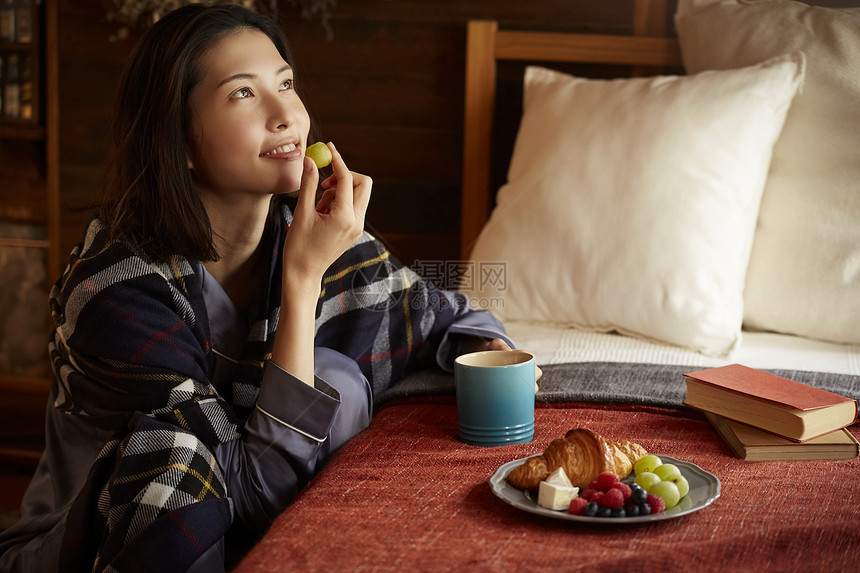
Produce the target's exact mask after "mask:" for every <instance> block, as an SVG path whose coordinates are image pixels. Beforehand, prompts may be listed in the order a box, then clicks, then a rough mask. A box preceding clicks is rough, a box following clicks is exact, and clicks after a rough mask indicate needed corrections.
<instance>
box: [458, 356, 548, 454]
mask: <svg viewBox="0 0 860 573" xmlns="http://www.w3.org/2000/svg"><path fill="white" fill-rule="evenodd" d="M454 386H455V390H456V393H457V418H458V422H459V426H460V439H461V440H462V441H463V442H466V443H467V444H472V445H475V446H505V445H508V444H525V443H527V442H531V441H532V439H533V438H534V433H535V357H534V355H533V354H532V353H530V352H526V351H524V350H487V351H483V352H472V353H471V354H464V355H462V356H460V357H458V358H457V359H456V360H455V361H454Z"/></svg>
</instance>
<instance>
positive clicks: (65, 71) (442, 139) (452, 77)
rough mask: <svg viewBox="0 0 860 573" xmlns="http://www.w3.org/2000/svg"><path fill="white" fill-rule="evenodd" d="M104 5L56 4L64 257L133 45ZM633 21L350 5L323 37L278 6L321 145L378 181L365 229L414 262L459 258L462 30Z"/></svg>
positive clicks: (520, 10) (418, 5) (585, 11)
mask: <svg viewBox="0 0 860 573" xmlns="http://www.w3.org/2000/svg"><path fill="white" fill-rule="evenodd" d="M106 5H107V4H106V3H105V2H104V1H103V0H60V2H59V11H60V29H59V34H60V38H59V45H60V122H61V125H60V133H61V139H60V161H61V171H60V177H61V197H62V198H61V205H62V209H63V231H62V242H63V247H62V252H63V253H67V252H69V251H70V250H71V248H72V247H73V246H74V244H75V243H76V242H77V241H78V240H79V239H80V232H81V228H82V226H83V224H84V222H85V220H86V217H87V214H88V212H89V206H90V205H92V204H93V202H94V201H95V200H96V199H97V197H98V190H99V183H100V172H101V162H102V159H103V157H104V155H105V153H106V151H107V149H106V142H105V136H106V132H107V126H108V123H109V120H110V111H111V105H112V101H113V97H114V93H115V89H116V82H117V80H118V78H119V74H120V71H121V69H122V65H123V62H124V60H125V58H126V57H127V55H128V54H129V52H130V50H131V48H132V46H133V44H134V41H135V39H136V37H137V32H134V31H133V32H132V34H131V36H130V37H129V38H128V39H126V40H122V41H115V42H111V41H110V40H109V38H110V37H111V36H112V35H114V34H115V33H116V30H117V27H116V26H115V25H113V24H111V23H110V22H107V21H106V20H105V17H104V9H105V6H106ZM632 15H633V0H613V1H612V2H591V1H590V0H537V1H534V2H521V1H519V0H444V1H442V0H411V1H410V2H391V1H389V0H342V1H340V2H338V4H337V6H335V7H334V8H333V10H332V13H331V18H330V21H329V23H330V29H329V31H330V34H329V31H327V30H326V29H325V28H323V25H322V23H321V21H320V19H319V18H318V17H317V18H313V19H311V20H306V19H303V18H302V17H301V16H300V15H299V13H298V11H297V10H296V9H295V8H292V7H291V6H290V4H289V2H287V1H286V0H283V1H282V2H281V8H280V17H281V21H282V23H283V25H284V28H285V29H286V31H287V34H288V37H289V39H290V42H291V44H292V47H293V51H294V54H295V56H296V60H297V70H298V77H299V81H300V82H301V89H302V90H303V97H304V98H305V102H306V104H307V105H308V107H309V109H310V111H311V112H312V115H313V117H314V118H315V122H316V124H317V125H318V126H319V129H320V132H321V135H322V137H323V138H324V139H330V140H332V141H334V142H335V143H336V144H337V146H338V148H339V149H340V151H341V152H342V153H343V154H344V156H345V157H346V159H347V161H348V163H349V165H350V167H351V168H353V169H354V170H357V171H361V172H363V173H367V174H368V175H370V176H371V177H373V179H374V194H373V199H372V201H371V207H370V212H369V215H368V227H369V229H370V230H371V231H373V232H374V233H376V234H377V235H378V236H380V237H381V238H382V239H383V240H384V241H385V242H386V243H387V244H388V245H389V248H391V250H392V251H393V253H394V254H395V255H396V256H398V257H399V258H400V259H401V260H403V261H404V262H405V263H407V264H411V263H412V262H413V261H415V260H437V259H449V260H456V259H457V258H459V246H458V241H459V217H460V185H461V183H460V178H461V167H462V137H463V136H462V126H463V90H464V73H465V57H464V47H465V40H466V22H467V21H468V20H469V19H472V18H484V19H496V20H499V22H500V26H502V27H516V26H524V27H529V28H536V29H545V30H548V31H556V30H577V31H594V32H601V33H620V34H624V33H631V31H632V26H633V21H632V20H633V16H632ZM511 107H512V110H511V111H510V112H509V113H514V114H517V113H518V111H516V104H514V105H513V106H511ZM510 137H511V136H510V135H508V138H510ZM503 163H504V162H503V161H502V162H501V163H500V164H502V165H503ZM500 169H501V168H500Z"/></svg>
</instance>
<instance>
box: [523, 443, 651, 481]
mask: <svg viewBox="0 0 860 573" xmlns="http://www.w3.org/2000/svg"><path fill="white" fill-rule="evenodd" d="M647 454H648V452H646V451H645V448H643V447H642V446H640V445H639V444H636V443H634V442H628V441H627V440H617V441H613V440H607V439H606V438H604V437H603V436H600V435H598V434H595V433H594V432H592V431H591V430H589V429H586V428H576V429H573V430H570V431H569V432H568V433H567V434H566V435H565V436H564V438H557V439H555V440H553V441H552V442H550V444H549V446H547V448H546V450H545V451H544V453H543V454H541V455H538V456H534V457H531V458H529V459H528V460H526V462H525V463H524V464H522V465H521V466H518V467H516V468H514V469H513V470H512V471H511V473H510V474H508V483H510V484H511V485H512V486H514V487H516V488H519V489H530V490H534V489H537V488H538V485H539V484H540V482H541V481H543V480H545V479H546V478H547V477H548V476H549V474H551V473H552V472H553V471H555V470H556V469H558V468H559V467H563V468H564V471H565V472H566V473H567V477H568V478H570V481H571V483H573V485H575V486H576V487H578V488H581V489H584V488H586V487H588V484H590V483H591V482H592V481H594V480H595V479H596V478H597V476H598V474H600V473H602V472H611V473H614V474H615V475H617V476H618V477H620V478H623V477H625V476H627V474H629V473H630V471H631V470H632V469H633V464H634V463H636V461H637V460H638V459H639V458H641V457H643V456H645V455H647Z"/></svg>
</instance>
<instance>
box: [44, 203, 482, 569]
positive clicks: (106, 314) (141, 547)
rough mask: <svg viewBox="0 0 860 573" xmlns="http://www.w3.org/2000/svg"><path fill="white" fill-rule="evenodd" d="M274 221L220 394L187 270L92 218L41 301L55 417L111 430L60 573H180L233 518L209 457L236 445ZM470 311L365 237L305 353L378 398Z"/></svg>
mask: <svg viewBox="0 0 860 573" xmlns="http://www.w3.org/2000/svg"><path fill="white" fill-rule="evenodd" d="M290 219H291V213H290V211H289V209H287V208H286V207H284V209H283V212H282V217H281V218H280V219H279V221H278V222H277V223H278V224H277V229H276V231H277V232H276V233H275V235H274V236H275V241H274V244H273V249H272V257H271V264H270V268H269V271H270V277H271V280H270V281H269V285H270V286H269V288H268V293H267V296H266V297H265V300H264V304H260V305H259V308H258V312H257V313H256V320H255V321H254V322H253V323H252V327H251V329H250V334H249V336H248V340H247V343H246V345H245V348H244V352H243V355H242V357H241V359H240V361H239V363H240V368H239V369H238V371H237V373H236V375H235V377H234V379H233V381H232V383H231V385H230V387H227V388H215V387H213V386H212V384H211V383H210V382H209V380H208V375H207V373H208V372H210V368H211V366H212V364H213V361H214V356H213V353H212V352H211V344H210V336H209V324H208V318H207V315H206V309H205V304H204V300H203V294H202V272H203V269H202V265H201V264H200V263H197V262H192V261H188V260H185V259H182V258H180V257H174V258H172V259H171V260H169V261H155V260H151V259H150V258H149V257H147V256H146V254H144V253H141V252H134V251H133V250H131V249H130V248H129V247H127V246H126V245H124V244H122V243H118V242H112V241H110V240H109V238H108V236H107V233H106V231H105V228H104V227H103V225H102V223H101V222H100V221H99V220H98V219H93V220H92V221H91V222H90V224H89V226H88V229H87V232H86V235H85V239H84V241H83V242H82V243H81V244H80V245H79V246H78V247H77V248H76V249H75V250H74V251H73V253H72V256H71V258H70V263H69V266H68V267H67V269H66V271H65V273H64V274H63V276H62V277H61V278H60V280H59V281H58V282H57V284H56V285H55V287H54V288H53V290H52V292H51V300H50V304H51V311H52V316H53V319H54V322H55V325H56V331H55V335H54V337H53V341H52V342H51V344H50V349H49V350H50V354H51V359H52V365H53V369H54V384H55V392H56V395H57V400H56V402H55V407H57V408H59V409H60V410H61V411H63V412H65V413H67V414H69V415H75V416H80V417H83V418H86V419H87V420H88V421H89V422H90V423H92V424H93V425H95V426H98V427H100V428H107V429H109V430H111V431H113V432H115V435H116V438H115V439H114V440H112V441H110V442H109V443H108V444H106V445H105V446H104V448H103V450H102V452H101V454H100V455H99V457H98V459H97V460H96V462H95V463H94V465H93V467H92V468H91V470H90V474H89V477H88V479H87V483H86V485H85V487H84V489H83V490H82V491H81V493H80V494H79V495H78V497H77V498H76V500H75V502H74V504H73V506H72V509H71V511H70V514H69V517H68V520H67V525H66V533H65V538H64V542H63V552H62V555H61V559H60V562H61V563H62V564H63V565H62V567H64V568H65V569H66V570H69V571H83V570H93V571H110V570H127V569H126V568H130V570H135V569H137V568H140V567H142V566H143V564H144V563H145V564H146V566H147V567H151V568H154V569H156V570H160V571H173V570H176V571H184V570H185V569H187V567H188V566H190V565H191V564H192V563H193V562H194V560H195V559H196V558H197V557H198V556H199V555H200V554H201V553H202V552H204V551H205V550H206V549H207V548H208V547H210V546H211V545H212V544H213V543H215V542H216V541H218V540H219V539H220V538H222V537H223V536H224V535H225V534H226V533H227V530H228V529H229V528H230V526H231V522H232V519H233V507H232V502H231V500H230V498H229V492H227V491H226V488H225V485H224V479H223V476H222V475H221V472H220V470H219V468H218V464H217V463H216V462H215V458H214V456H213V454H212V452H211V450H210V448H211V447H212V446H213V445H215V444H218V443H222V442H226V441H229V440H235V439H240V437H241V428H242V425H243V423H244V421H245V420H246V419H247V417H248V415H249V414H250V412H251V410H252V408H253V406H254V404H255V402H256V398H257V395H258V393H259V384H260V381H261V379H262V373H263V369H264V366H265V364H266V360H267V359H268V358H269V357H270V356H271V350H272V343H273V341H274V334H275V331H276V328H277V324H278V311H279V303H280V297H281V293H280V277H281V257H280V255H281V245H282V244H283V240H284V237H285V236H286V233H287V232H288V227H289V222H290ZM470 312H472V311H471V310H470V309H469V308H468V303H467V301H466V299H465V297H463V296H462V295H460V294H459V293H453V292H448V291H441V290H439V289H437V288H436V287H434V286H433V285H432V284H430V283H429V282H427V281H424V280H422V279H421V278H420V277H419V276H418V275H416V274H415V273H414V272H412V271H411V270H410V269H408V268H406V267H404V266H402V265H401V264H400V263H399V262H398V261H397V260H396V259H394V258H393V257H391V256H390V255H389V253H388V251H387V250H386V249H385V248H384V246H383V245H382V244H381V243H380V242H379V241H377V240H376V239H374V238H373V237H372V236H370V235H369V234H367V233H365V234H364V235H363V236H362V237H361V239H359V241H357V242H356V244H355V245H353V246H352V247H351V248H350V249H349V250H348V251H347V252H346V253H345V254H344V255H343V256H342V257H341V258H340V259H339V260H338V261H336V263H335V264H334V265H332V267H331V268H330V269H329V270H328V271H327V273H326V274H325V276H324V278H323V281H322V285H321V289H320V298H319V302H318V306H317V320H316V340H315V343H316V345H317V346H324V347H328V348H332V349H334V350H337V351H339V352H341V353H343V354H345V355H347V356H349V357H350V358H352V359H354V360H355V361H356V362H357V364H358V365H359V367H360V368H361V370H362V372H363V373H364V374H365V376H366V377H367V379H368V380H369V381H370V382H371V384H372V385H373V388H374V393H375V394H376V393H379V392H381V391H383V390H385V389H387V388H389V387H390V386H391V385H392V384H393V383H394V382H396V381H397V380H398V379H400V378H401V377H402V375H403V374H404V373H405V372H406V371H407V370H409V369H412V368H413V367H416V366H420V365H422V363H425V362H428V361H429V360H430V359H431V356H432V355H433V354H434V353H435V348H436V347H437V346H438V343H439V341H440V340H441V338H442V336H443V335H444V333H445V331H446V330H447V328H448V327H449V326H450V325H451V324H452V323H453V322H454V321H456V320H457V319H458V317H460V316H462V315H464V314H466V313H470Z"/></svg>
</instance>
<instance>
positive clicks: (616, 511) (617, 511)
mask: <svg viewBox="0 0 860 573" xmlns="http://www.w3.org/2000/svg"><path fill="white" fill-rule="evenodd" d="M626 515H627V512H625V511H624V508H623V507H613V508H612V517H625V516H626Z"/></svg>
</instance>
